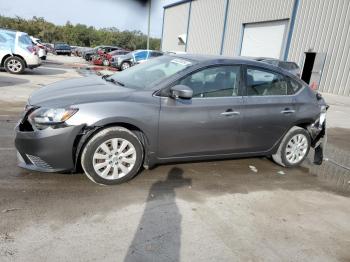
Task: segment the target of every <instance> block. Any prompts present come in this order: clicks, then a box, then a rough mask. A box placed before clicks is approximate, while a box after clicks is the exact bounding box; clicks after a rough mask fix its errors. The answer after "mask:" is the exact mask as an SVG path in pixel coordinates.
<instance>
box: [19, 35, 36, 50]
mask: <svg viewBox="0 0 350 262" xmlns="http://www.w3.org/2000/svg"><path fill="white" fill-rule="evenodd" d="M18 45H19V46H20V47H22V48H27V47H28V46H32V45H33V42H32V40H31V39H30V37H29V36H28V35H24V34H23V35H20V36H19V37H18Z"/></svg>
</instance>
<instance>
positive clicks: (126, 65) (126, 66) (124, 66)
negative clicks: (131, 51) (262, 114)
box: [122, 63, 130, 70]
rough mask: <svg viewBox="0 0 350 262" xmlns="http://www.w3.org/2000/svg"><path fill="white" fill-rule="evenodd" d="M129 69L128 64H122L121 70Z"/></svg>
mask: <svg viewBox="0 0 350 262" xmlns="http://www.w3.org/2000/svg"><path fill="white" fill-rule="evenodd" d="M129 67H130V65H129V63H123V64H122V70H125V69H128V68H129Z"/></svg>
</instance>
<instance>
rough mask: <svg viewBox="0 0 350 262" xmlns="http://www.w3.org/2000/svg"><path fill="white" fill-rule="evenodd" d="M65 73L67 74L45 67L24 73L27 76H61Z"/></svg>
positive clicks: (63, 71) (60, 70)
mask: <svg viewBox="0 0 350 262" xmlns="http://www.w3.org/2000/svg"><path fill="white" fill-rule="evenodd" d="M64 73H66V71H65V70H62V69H53V68H45V67H39V68H35V69H33V70H26V71H24V74H25V75H60V74H64Z"/></svg>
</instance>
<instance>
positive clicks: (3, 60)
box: [1, 54, 27, 67]
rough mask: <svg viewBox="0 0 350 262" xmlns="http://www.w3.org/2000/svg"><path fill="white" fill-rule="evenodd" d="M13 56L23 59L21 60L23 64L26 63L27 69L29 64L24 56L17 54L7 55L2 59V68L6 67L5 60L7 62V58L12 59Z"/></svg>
mask: <svg viewBox="0 0 350 262" xmlns="http://www.w3.org/2000/svg"><path fill="white" fill-rule="evenodd" d="M11 56H15V57H18V58H21V59H22V60H23V62H24V65H25V67H27V62H26V60H25V59H24V58H23V57H22V56H20V55H17V54H13V55H11V54H7V55H5V56H4V57H3V58H2V60H1V66H2V67H3V66H4V63H5V60H6V59H7V58H9V57H11Z"/></svg>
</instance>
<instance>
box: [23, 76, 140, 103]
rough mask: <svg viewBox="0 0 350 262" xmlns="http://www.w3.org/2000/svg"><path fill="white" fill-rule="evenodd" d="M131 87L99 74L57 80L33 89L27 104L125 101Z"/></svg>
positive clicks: (131, 91) (131, 90)
mask: <svg viewBox="0 0 350 262" xmlns="http://www.w3.org/2000/svg"><path fill="white" fill-rule="evenodd" d="M133 92H135V91H134V90H133V89H130V88H125V87H122V86H119V85H116V84H113V83H110V82H107V81H105V80H104V79H102V78H101V77H99V76H89V77H82V78H74V79H69V80H64V81H59V82H56V83H53V84H50V85H47V86H45V87H42V88H40V89H39V90H37V91H35V92H34V93H33V94H32V95H31V97H30V98H29V101H28V102H29V104H30V105H33V106H40V107H67V106H71V105H77V104H83V103H90V102H100V101H118V100H123V101H125V100H126V99H127V98H128V97H129V96H130V95H131V93H133Z"/></svg>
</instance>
